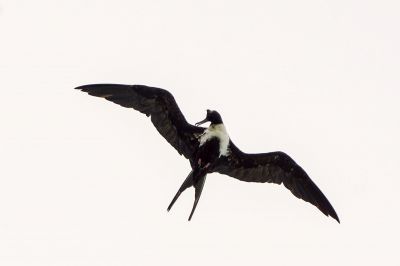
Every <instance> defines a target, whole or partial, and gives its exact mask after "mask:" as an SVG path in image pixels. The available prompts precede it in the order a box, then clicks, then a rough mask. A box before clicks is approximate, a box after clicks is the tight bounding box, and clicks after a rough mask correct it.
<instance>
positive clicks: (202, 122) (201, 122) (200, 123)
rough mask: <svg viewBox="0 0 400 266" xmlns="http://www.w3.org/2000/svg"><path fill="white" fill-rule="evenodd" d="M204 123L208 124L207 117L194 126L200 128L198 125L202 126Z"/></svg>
mask: <svg viewBox="0 0 400 266" xmlns="http://www.w3.org/2000/svg"><path fill="white" fill-rule="evenodd" d="M206 122H208V119H207V117H206V118H205V119H204V120H201V121H200V122H197V123H196V124H195V125H196V126H200V125H202V124H204V123H206Z"/></svg>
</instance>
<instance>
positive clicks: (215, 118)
mask: <svg viewBox="0 0 400 266" xmlns="http://www.w3.org/2000/svg"><path fill="white" fill-rule="evenodd" d="M206 122H211V124H214V125H217V124H222V118H221V115H220V114H219V113H218V112H217V111H213V110H208V109H207V116H206V118H205V119H204V120H202V121H200V122H197V123H196V126H199V125H201V124H204V123H206Z"/></svg>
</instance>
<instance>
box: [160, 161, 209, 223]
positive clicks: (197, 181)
mask: <svg viewBox="0 0 400 266" xmlns="http://www.w3.org/2000/svg"><path fill="white" fill-rule="evenodd" d="M206 176H207V174H206V173H204V172H203V171H200V170H196V169H194V170H192V171H191V172H190V173H189V175H188V176H187V177H186V179H185V181H183V183H182V185H181V187H180V188H179V190H178V192H176V194H175V197H174V198H173V199H172V201H171V203H170V204H169V206H168V209H167V210H168V211H169V210H171V208H172V206H173V205H174V203H175V201H176V200H177V199H178V198H179V196H180V195H181V193H182V192H183V191H185V190H186V189H187V188H189V187H191V186H194V188H195V194H194V203H193V208H192V211H191V212H190V216H189V219H188V220H189V221H190V220H191V219H192V216H193V213H194V211H195V210H196V207H197V203H198V202H199V199H200V196H201V192H202V191H203V187H204V183H205V181H206Z"/></svg>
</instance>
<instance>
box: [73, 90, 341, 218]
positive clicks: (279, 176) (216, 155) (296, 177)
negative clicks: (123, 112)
mask: <svg viewBox="0 0 400 266" xmlns="http://www.w3.org/2000/svg"><path fill="white" fill-rule="evenodd" d="M76 89H78V90H81V91H84V92H87V93H88V94H89V95H92V96H97V97H102V98H105V99H107V100H109V101H111V102H114V103H116V104H119V105H121V106H123V107H128V108H133V109H135V110H137V111H139V112H141V113H143V114H145V115H146V116H148V117H149V116H150V117H151V122H152V123H153V125H154V126H155V128H156V129H157V130H158V132H159V133H160V134H161V135H162V136H163V137H164V138H165V139H166V140H167V141H168V142H169V144H171V145H172V146H173V147H174V148H175V149H176V150H177V151H178V153H179V154H180V155H183V156H185V157H186V158H187V159H188V160H189V161H190V165H191V168H192V169H191V172H190V173H189V175H188V176H187V177H186V179H185V181H184V182H183V184H182V185H181V187H180V188H179V190H178V192H177V193H176V195H175V197H174V198H173V199H172V201H171V203H170V205H169V206H168V211H169V210H170V209H171V208H172V206H173V205H174V203H175V201H176V200H177V199H178V197H179V196H180V195H181V193H182V192H183V191H185V190H186V189H187V188H189V187H191V186H193V187H194V188H195V200H194V203H193V207H192V211H191V213H190V216H189V221H190V219H191V218H192V216H193V213H194V211H195V209H196V206H197V203H198V202H199V199H200V195H201V192H202V190H203V187H204V183H205V181H206V176H207V174H210V173H213V172H217V173H220V174H225V175H228V176H231V177H234V178H236V179H239V180H241V181H246V182H259V183H265V182H268V183H276V184H282V183H283V184H284V185H285V187H286V188H288V189H289V190H290V191H291V192H292V193H293V195H295V196H296V197H298V198H300V199H303V200H304V201H306V202H309V203H311V204H313V205H315V206H316V207H317V208H318V209H319V210H320V211H321V212H322V213H323V214H325V215H326V216H331V217H332V218H334V219H335V220H336V221H337V222H339V223H340V221H339V217H338V215H337V214H336V212H335V210H334V209H333V207H332V205H331V204H330V203H329V201H328V199H327V198H326V197H325V196H324V194H323V193H322V192H321V190H320V189H319V188H318V187H317V186H316V185H315V184H314V182H313V181H312V180H311V179H310V177H309V176H308V175H307V173H306V172H305V171H304V170H303V169H302V168H301V167H300V166H299V165H298V164H297V163H296V162H295V161H294V160H293V159H292V158H291V157H289V156H288V155H287V154H286V153H284V152H281V151H277V152H269V153H258V154H249V153H244V152H242V151H241V150H240V149H239V148H237V147H236V145H235V144H234V143H233V142H232V140H231V139H230V137H229V135H228V133H227V131H226V128H225V126H224V123H223V122H222V118H221V115H220V114H219V113H218V112H217V111H212V110H207V116H206V118H205V119H204V120H202V121H200V122H198V123H196V124H195V125H192V124H190V123H188V122H187V121H186V119H185V117H184V115H183V114H182V112H181V110H180V109H179V107H178V105H177V103H176V101H175V99H174V97H173V96H172V94H171V93H170V92H168V91H167V90H164V89H160V88H155V87H149V86H144V85H121V84H92V85H84V86H80V87H77V88H76ZM206 122H210V125H209V127H207V128H205V127H200V125H201V124H204V123H206Z"/></svg>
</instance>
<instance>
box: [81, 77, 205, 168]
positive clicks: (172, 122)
mask: <svg viewBox="0 0 400 266" xmlns="http://www.w3.org/2000/svg"><path fill="white" fill-rule="evenodd" d="M76 89H78V90H82V91H84V92H87V93H88V94H90V95H92V96H97V97H102V98H105V99H107V100H109V101H111V102H114V103H116V104H119V105H121V106H123V107H127V108H133V109H135V110H138V111H140V112H142V113H144V114H145V115H147V116H151V121H152V123H153V124H154V126H155V127H156V129H157V131H158V132H159V133H160V134H161V135H162V136H163V137H164V138H165V139H166V140H167V141H168V142H169V143H170V144H171V145H172V146H173V147H174V148H175V149H176V150H177V151H178V152H179V154H183V155H184V156H185V157H186V158H187V159H189V160H191V161H192V160H193V158H194V153H195V151H196V149H197V147H198V145H199V142H198V140H197V136H198V135H199V134H201V133H202V132H203V131H204V128H202V127H197V126H193V125H191V124H189V123H188V122H187V121H186V119H185V117H184V116H183V114H182V112H181V111H180V109H179V107H178V105H177V103H176V101H175V99H174V97H173V96H172V94H171V93H169V92H168V91H167V90H164V89H160V88H154V87H148V86H144V85H120V84H93V85H85V86H80V87H77V88H76Z"/></svg>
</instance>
